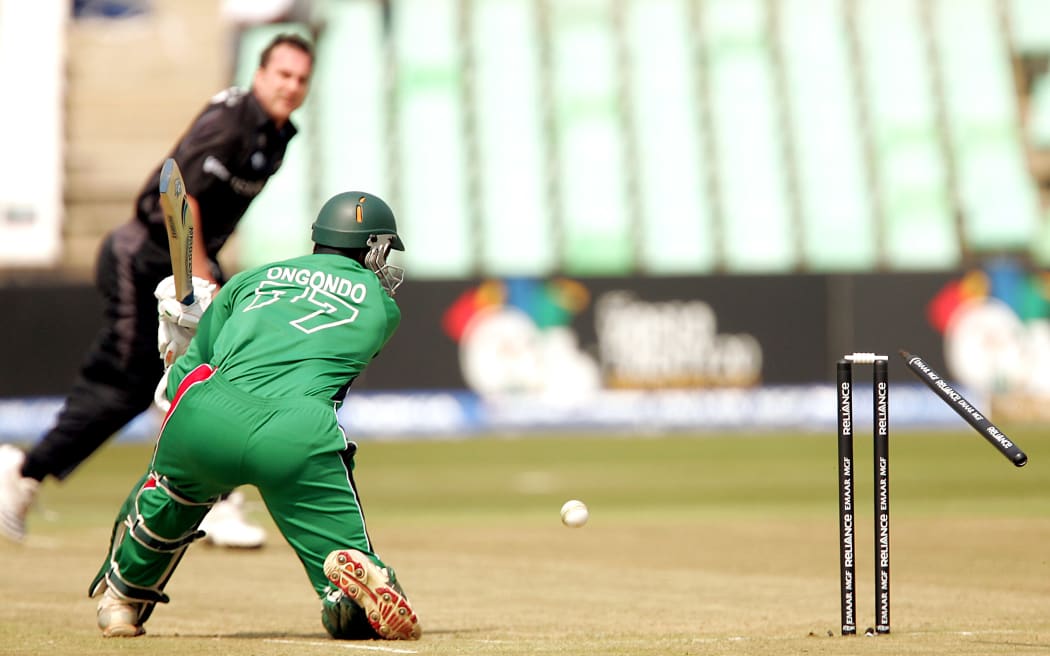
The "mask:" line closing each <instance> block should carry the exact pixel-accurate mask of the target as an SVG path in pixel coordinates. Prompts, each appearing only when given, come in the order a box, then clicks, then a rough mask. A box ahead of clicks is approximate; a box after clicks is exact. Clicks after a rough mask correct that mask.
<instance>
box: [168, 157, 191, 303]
mask: <svg viewBox="0 0 1050 656" xmlns="http://www.w3.org/2000/svg"><path fill="white" fill-rule="evenodd" d="M160 206H161V209H162V210H163V211H164V225H165V226H166V227H167V229H168V252H169V254H170V255H171V273H172V275H173V276H175V295H176V297H177V298H178V299H179V302H181V303H182V304H183V305H192V304H193V208H192V207H191V206H190V203H189V201H188V200H187V199H186V184H185V183H184V182H183V181H182V171H180V170H179V165H178V163H177V162H176V161H175V159H174V158H172V157H169V158H167V159H166V160H164V165H163V166H162V167H161V169H160Z"/></svg>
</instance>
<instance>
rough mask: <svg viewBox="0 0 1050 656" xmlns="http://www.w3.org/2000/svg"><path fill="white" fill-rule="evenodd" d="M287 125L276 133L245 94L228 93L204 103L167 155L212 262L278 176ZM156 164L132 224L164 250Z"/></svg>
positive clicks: (290, 134)
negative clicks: (194, 207) (192, 204)
mask: <svg viewBox="0 0 1050 656" xmlns="http://www.w3.org/2000/svg"><path fill="white" fill-rule="evenodd" d="M295 133H296V128H295V126H294V125H292V123H291V121H289V122H287V123H285V125H284V127H282V128H280V129H278V128H277V126H276V125H275V124H274V122H273V120H272V119H271V118H270V117H269V116H268V115H267V114H266V112H265V111H264V110H263V108H262V106H261V105H260V104H259V101H258V100H256V98H255V96H254V95H253V94H252V93H251V92H250V91H248V90H245V89H239V88H236V87H231V88H229V89H225V90H223V91H221V92H219V93H218V94H216V95H215V96H214V97H212V99H211V101H209V103H208V105H207V107H205V108H204V110H203V111H201V113H200V114H199V115H198V116H197V118H196V119H194V121H193V123H192V124H191V125H190V127H189V129H188V130H187V131H186V133H185V134H184V135H183V136H182V138H181V139H179V141H178V143H177V144H176V146H175V149H174V150H173V151H172V152H171V153H170V155H169V156H170V157H174V158H175V161H176V162H178V164H179V168H180V169H181V170H182V176H183V179H184V180H185V182H186V191H187V192H188V193H189V194H190V195H191V196H193V197H194V198H196V199H197V202H198V204H199V205H200V208H201V215H202V216H201V231H202V233H203V234H202V235H201V237H202V238H203V241H204V248H205V250H206V251H207V255H208V259H209V260H212V261H213V262H214V261H215V259H216V256H217V255H218V253H219V249H221V248H222V246H223V244H225V243H226V240H227V239H229V237H230V235H231V234H232V233H233V230H234V228H236V227H237V223H238V222H239V221H240V220H241V217H243V216H244V213H245V212H246V211H247V210H248V206H249V205H250V204H251V202H252V200H253V199H254V198H255V197H256V196H257V195H258V194H259V192H260V191H262V188H263V186H264V185H265V184H266V181H267V180H268V179H269V178H270V176H272V175H273V174H274V173H276V172H277V169H278V168H280V166H281V162H282V161H283V159H284V153H285V150H286V149H287V147H288V142H289V141H291V139H292V137H294V136H295ZM160 168H161V163H158V164H157V168H156V169H154V171H153V173H152V175H150V177H149V179H148V180H147V181H146V184H145V186H144V187H143V188H142V191H141V192H140V193H139V196H138V201H137V203H136V206H135V218H136V219H137V220H138V221H140V222H142V223H144V224H145V225H146V227H147V228H148V229H149V234H150V241H152V242H154V244H155V245H157V246H160V247H161V248H162V249H163V250H164V252H165V253H166V252H167V250H168V241H167V235H166V232H165V228H164V214H163V212H162V210H161V207H160V197H159V194H158V192H157V188H158V185H159V184H160Z"/></svg>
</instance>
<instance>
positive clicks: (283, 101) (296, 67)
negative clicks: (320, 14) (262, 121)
mask: <svg viewBox="0 0 1050 656" xmlns="http://www.w3.org/2000/svg"><path fill="white" fill-rule="evenodd" d="M312 67H313V62H312V61H311V60H310V56H309V55H307V54H306V53H305V52H303V51H302V50H299V49H298V48H295V47H293V46H289V45H283V44H282V45H279V46H277V47H276V48H274V49H273V51H272V52H271V53H270V59H269V60H268V61H267V62H266V66H265V67H262V68H259V69H257V70H256V71H255V80H254V82H253V83H252V88H253V90H254V92H255V97H256V98H258V99H259V104H261V105H262V107H263V109H264V110H266V113H267V114H269V115H270V118H272V119H273V121H274V123H276V124H277V127H281V126H283V125H284V124H285V122H286V121H287V120H288V117H289V116H291V115H292V112H294V111H295V110H296V109H298V108H299V106H300V105H302V104H303V101H304V100H306V92H307V91H308V90H309V88H310V73H311V70H312Z"/></svg>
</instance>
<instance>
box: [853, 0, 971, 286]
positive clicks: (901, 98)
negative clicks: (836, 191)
mask: <svg viewBox="0 0 1050 656" xmlns="http://www.w3.org/2000/svg"><path fill="white" fill-rule="evenodd" d="M856 11H857V26H856V29H857V37H858V41H859V46H860V48H859V49H860V53H861V60H862V66H863V73H864V79H865V80H866V83H867V91H868V97H867V99H866V100H867V114H868V116H869V121H870V130H871V138H872V146H873V150H874V155H875V166H876V169H877V170H876V173H877V179H878V181H879V203H880V206H881V212H882V213H881V232H882V235H881V238H880V245H881V248H882V251H883V258H884V262H885V264H887V265H888V266H890V267H891V268H895V269H908V270H921V269H943V268H951V267H954V266H956V265H957V264H958V263H959V261H960V257H961V251H960V237H959V234H958V229H957V227H956V224H955V219H954V214H953V209H952V203H951V197H950V190H949V185H948V174H949V169H948V165H947V162H946V161H945V158H944V153H943V149H942V147H941V144H940V135H939V133H938V122H937V121H938V119H937V108H936V104H935V99H934V96H933V83H932V79H931V75H932V71H931V68H930V60H929V58H928V56H927V51H926V37H925V34H924V32H923V26H922V24H921V20H920V13H919V12H920V6H919V0H879V1H878V2H862V3H858V4H857V6H856ZM891 44H892V45H891Z"/></svg>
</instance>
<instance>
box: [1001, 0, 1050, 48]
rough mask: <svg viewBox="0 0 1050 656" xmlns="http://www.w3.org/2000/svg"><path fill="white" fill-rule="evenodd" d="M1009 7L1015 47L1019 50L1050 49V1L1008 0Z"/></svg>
mask: <svg viewBox="0 0 1050 656" xmlns="http://www.w3.org/2000/svg"><path fill="white" fill-rule="evenodd" d="M1007 9H1008V14H1007V15H1008V16H1009V19H1010V30H1011V32H1012V36H1013V44H1014V48H1016V49H1017V50H1019V51H1035V52H1048V51H1050V2H1047V1H1046V0H1008V3H1007Z"/></svg>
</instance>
